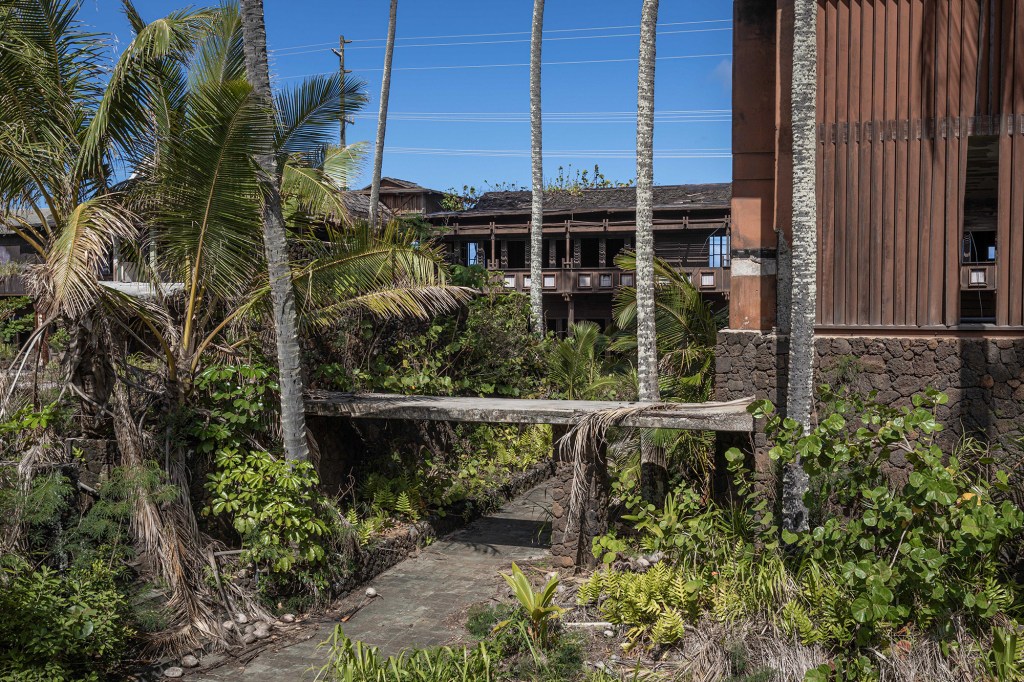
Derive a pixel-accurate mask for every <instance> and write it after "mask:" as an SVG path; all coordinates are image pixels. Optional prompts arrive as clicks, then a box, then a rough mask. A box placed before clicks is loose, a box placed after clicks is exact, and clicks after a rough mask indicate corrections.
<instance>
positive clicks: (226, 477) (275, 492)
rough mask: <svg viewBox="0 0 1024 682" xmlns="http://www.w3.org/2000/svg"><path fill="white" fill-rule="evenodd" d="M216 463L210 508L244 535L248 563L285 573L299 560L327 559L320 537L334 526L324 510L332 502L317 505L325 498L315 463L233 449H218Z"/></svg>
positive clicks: (243, 541) (207, 511)
mask: <svg viewBox="0 0 1024 682" xmlns="http://www.w3.org/2000/svg"><path fill="white" fill-rule="evenodd" d="M216 463H217V470H216V471H215V472H214V473H212V474H210V476H209V479H208V482H207V484H206V488H207V490H208V491H209V492H210V495H211V500H210V503H209V505H208V506H207V507H206V509H204V512H205V513H208V514H213V515H218V514H226V515H227V516H228V517H229V518H230V519H231V525H232V526H233V527H234V528H235V530H237V531H238V533H239V535H241V536H242V545H243V548H244V549H245V550H246V551H245V555H244V556H245V559H244V561H247V562H252V563H256V564H260V565H263V566H266V567H268V568H269V569H270V570H271V571H273V572H276V573H284V572H287V571H290V570H292V568H293V567H294V566H295V564H296V563H297V562H300V561H303V562H306V563H310V564H315V563H317V562H319V561H321V560H322V559H323V558H324V554H325V553H324V548H323V546H322V544H321V542H320V538H321V537H322V536H324V535H325V534H326V533H327V530H328V527H327V522H326V521H325V520H324V518H323V515H322V514H321V512H323V511H324V509H325V508H326V504H317V502H318V501H320V502H322V499H321V498H322V496H321V495H320V493H319V492H318V491H317V484H318V480H317V476H316V471H315V470H314V469H313V465H311V464H309V463H308V462H298V463H291V462H287V461H285V460H280V459H275V458H274V457H272V456H271V455H270V453H267V452H259V451H249V452H247V453H244V454H243V453H242V452H239V451H237V450H233V449H230V448H222V449H221V450H219V451H218V453H217V459H216ZM318 507H319V508H318Z"/></svg>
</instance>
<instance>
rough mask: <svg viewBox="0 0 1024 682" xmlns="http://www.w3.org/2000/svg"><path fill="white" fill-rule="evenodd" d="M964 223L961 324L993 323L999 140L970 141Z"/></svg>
mask: <svg viewBox="0 0 1024 682" xmlns="http://www.w3.org/2000/svg"><path fill="white" fill-rule="evenodd" d="M963 202H964V213H963V216H964V223H963V237H962V239H961V241H960V263H961V264H962V265H963V266H964V270H966V271H967V272H966V273H964V274H963V275H962V277H961V285H962V286H963V287H964V290H963V291H961V293H960V322H962V323H991V322H995V319H996V310H995V303H996V292H995V290H994V289H993V288H992V287H991V284H990V282H988V276H989V275H988V273H989V271H990V270H991V268H971V267H970V266H972V265H983V264H988V265H991V264H992V263H995V262H996V260H997V259H998V257H999V249H998V246H999V245H998V240H997V224H998V219H997V216H998V213H999V138H998V137H997V136H995V135H975V136H972V137H970V138H968V140H967V168H966V172H965V178H964V197H963Z"/></svg>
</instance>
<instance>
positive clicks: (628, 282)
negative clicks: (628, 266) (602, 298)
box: [619, 272, 635, 287]
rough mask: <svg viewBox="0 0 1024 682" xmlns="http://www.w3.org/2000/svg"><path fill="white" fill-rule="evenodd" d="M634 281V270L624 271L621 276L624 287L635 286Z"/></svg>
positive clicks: (620, 280) (620, 279)
mask: <svg viewBox="0 0 1024 682" xmlns="http://www.w3.org/2000/svg"><path fill="white" fill-rule="evenodd" d="M634 281H635V280H634V279H633V273H632V272H624V273H622V276H621V277H620V278H619V282H620V283H621V284H622V286H624V287H631V286H633V282H634Z"/></svg>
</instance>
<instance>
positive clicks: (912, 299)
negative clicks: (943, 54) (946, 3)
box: [906, 0, 930, 325]
mask: <svg viewBox="0 0 1024 682" xmlns="http://www.w3.org/2000/svg"><path fill="white" fill-rule="evenodd" d="M925 1H926V0H911V2H912V5H911V10H910V99H909V105H910V109H909V112H908V113H909V117H908V119H909V125H908V128H909V147H910V148H909V159H910V163H909V173H908V176H907V186H906V188H907V193H906V196H907V199H906V201H907V242H906V251H907V254H906V258H907V290H906V296H907V318H906V324H907V325H918V324H920V318H919V314H918V290H919V288H920V286H919V284H920V280H919V278H918V264H919V261H920V258H919V256H920V250H919V246H920V244H921V224H922V210H921V206H922V203H921V199H922V193H921V187H922V172H921V170H922V169H921V166H922V161H923V154H922V140H921V125H922V124H921V117H922V106H921V102H922V91H923V88H922V85H923V84H922V80H923V79H922V74H923V73H924V69H923V67H922V60H921V48H922V44H923V40H924V20H923V16H924V11H925ZM929 1H930V0H929Z"/></svg>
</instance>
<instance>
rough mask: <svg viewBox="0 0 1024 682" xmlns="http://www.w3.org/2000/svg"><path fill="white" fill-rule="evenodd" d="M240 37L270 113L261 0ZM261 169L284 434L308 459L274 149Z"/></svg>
mask: <svg viewBox="0 0 1024 682" xmlns="http://www.w3.org/2000/svg"><path fill="white" fill-rule="evenodd" d="M241 8H242V39H243V43H244V49H245V71H246V74H247V75H248V77H249V82H250V83H251V84H252V87H253V90H254V92H255V94H256V96H257V97H259V98H260V99H261V100H263V102H264V103H265V104H266V107H267V109H268V111H270V110H271V107H273V104H274V100H273V95H272V93H271V90H270V68H269V65H268V64H267V31H266V26H265V25H264V22H263V0H241ZM256 163H257V164H258V165H259V167H260V170H261V178H260V185H261V189H262V192H263V201H264V205H263V248H264V250H265V251H266V256H267V269H268V271H269V276H270V298H271V308H272V310H273V317H274V330H275V332H276V335H277V364H278V372H279V374H280V376H279V384H280V387H281V434H282V437H283V441H284V452H285V456H286V457H287V458H288V459H295V460H306V459H309V449H308V447H307V445H306V415H305V411H304V409H305V408H304V405H303V396H302V393H303V390H302V370H301V366H300V357H299V334H298V324H297V321H296V320H297V316H296V313H295V298H294V291H293V289H292V278H291V269H290V267H289V262H288V244H287V241H286V238H285V228H284V216H283V215H282V211H281V191H280V188H279V186H278V173H277V160H276V159H275V158H274V150H273V148H272V147H270V148H268V149H266V151H264V152H262V153H260V154H258V155H256Z"/></svg>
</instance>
